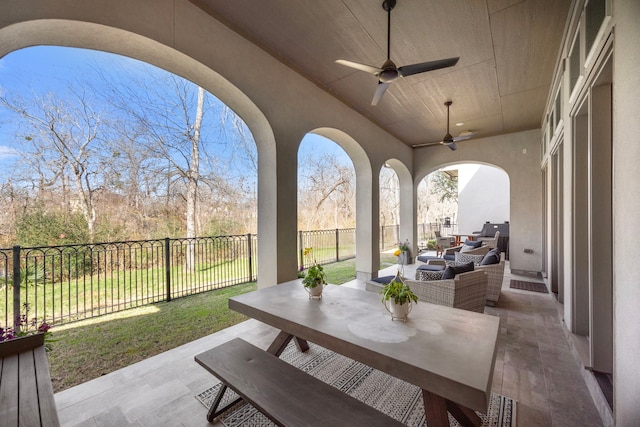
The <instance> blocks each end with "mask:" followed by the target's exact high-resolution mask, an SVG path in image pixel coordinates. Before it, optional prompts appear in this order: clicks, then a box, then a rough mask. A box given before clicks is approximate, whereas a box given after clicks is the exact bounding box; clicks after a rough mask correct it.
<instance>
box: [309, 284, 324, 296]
mask: <svg viewBox="0 0 640 427" xmlns="http://www.w3.org/2000/svg"><path fill="white" fill-rule="evenodd" d="M304 289H305V290H306V291H307V293H308V294H309V298H313V299H320V298H322V290H323V289H324V283H322V284H319V285H316V286H315V287H314V288H312V287H305V288H304Z"/></svg>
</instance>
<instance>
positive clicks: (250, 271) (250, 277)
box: [247, 233, 253, 282]
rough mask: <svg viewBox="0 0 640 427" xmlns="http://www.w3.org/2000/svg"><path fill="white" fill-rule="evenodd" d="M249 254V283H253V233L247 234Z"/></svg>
mask: <svg viewBox="0 0 640 427" xmlns="http://www.w3.org/2000/svg"><path fill="white" fill-rule="evenodd" d="M247 252H248V253H249V281H250V282H253V258H252V257H251V255H252V253H251V233H247Z"/></svg>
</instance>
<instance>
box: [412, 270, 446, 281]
mask: <svg viewBox="0 0 640 427" xmlns="http://www.w3.org/2000/svg"><path fill="white" fill-rule="evenodd" d="M443 274H444V270H440V271H429V270H417V271H416V280H424V281H427V280H440V279H442V275H443Z"/></svg>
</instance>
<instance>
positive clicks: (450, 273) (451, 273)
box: [442, 262, 473, 280]
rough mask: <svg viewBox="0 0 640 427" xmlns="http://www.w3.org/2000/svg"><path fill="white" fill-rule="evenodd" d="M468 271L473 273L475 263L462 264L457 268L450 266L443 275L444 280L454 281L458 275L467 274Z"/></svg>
mask: <svg viewBox="0 0 640 427" xmlns="http://www.w3.org/2000/svg"><path fill="white" fill-rule="evenodd" d="M468 271H473V263H472V262H470V263H467V264H462V265H459V266H457V267H454V266H449V267H447V268H445V269H444V273H442V280H446V279H453V278H455V277H456V274H461V273H466V272H468Z"/></svg>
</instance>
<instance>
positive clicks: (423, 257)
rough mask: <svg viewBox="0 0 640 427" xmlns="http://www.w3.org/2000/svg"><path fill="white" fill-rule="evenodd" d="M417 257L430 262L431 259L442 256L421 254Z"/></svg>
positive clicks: (419, 259)
mask: <svg viewBox="0 0 640 427" xmlns="http://www.w3.org/2000/svg"><path fill="white" fill-rule="evenodd" d="M416 259H417V260H418V261H422V262H428V261H429V260H432V259H441V258H440V257H437V256H433V255H419V256H418V257H417V258H416Z"/></svg>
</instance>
